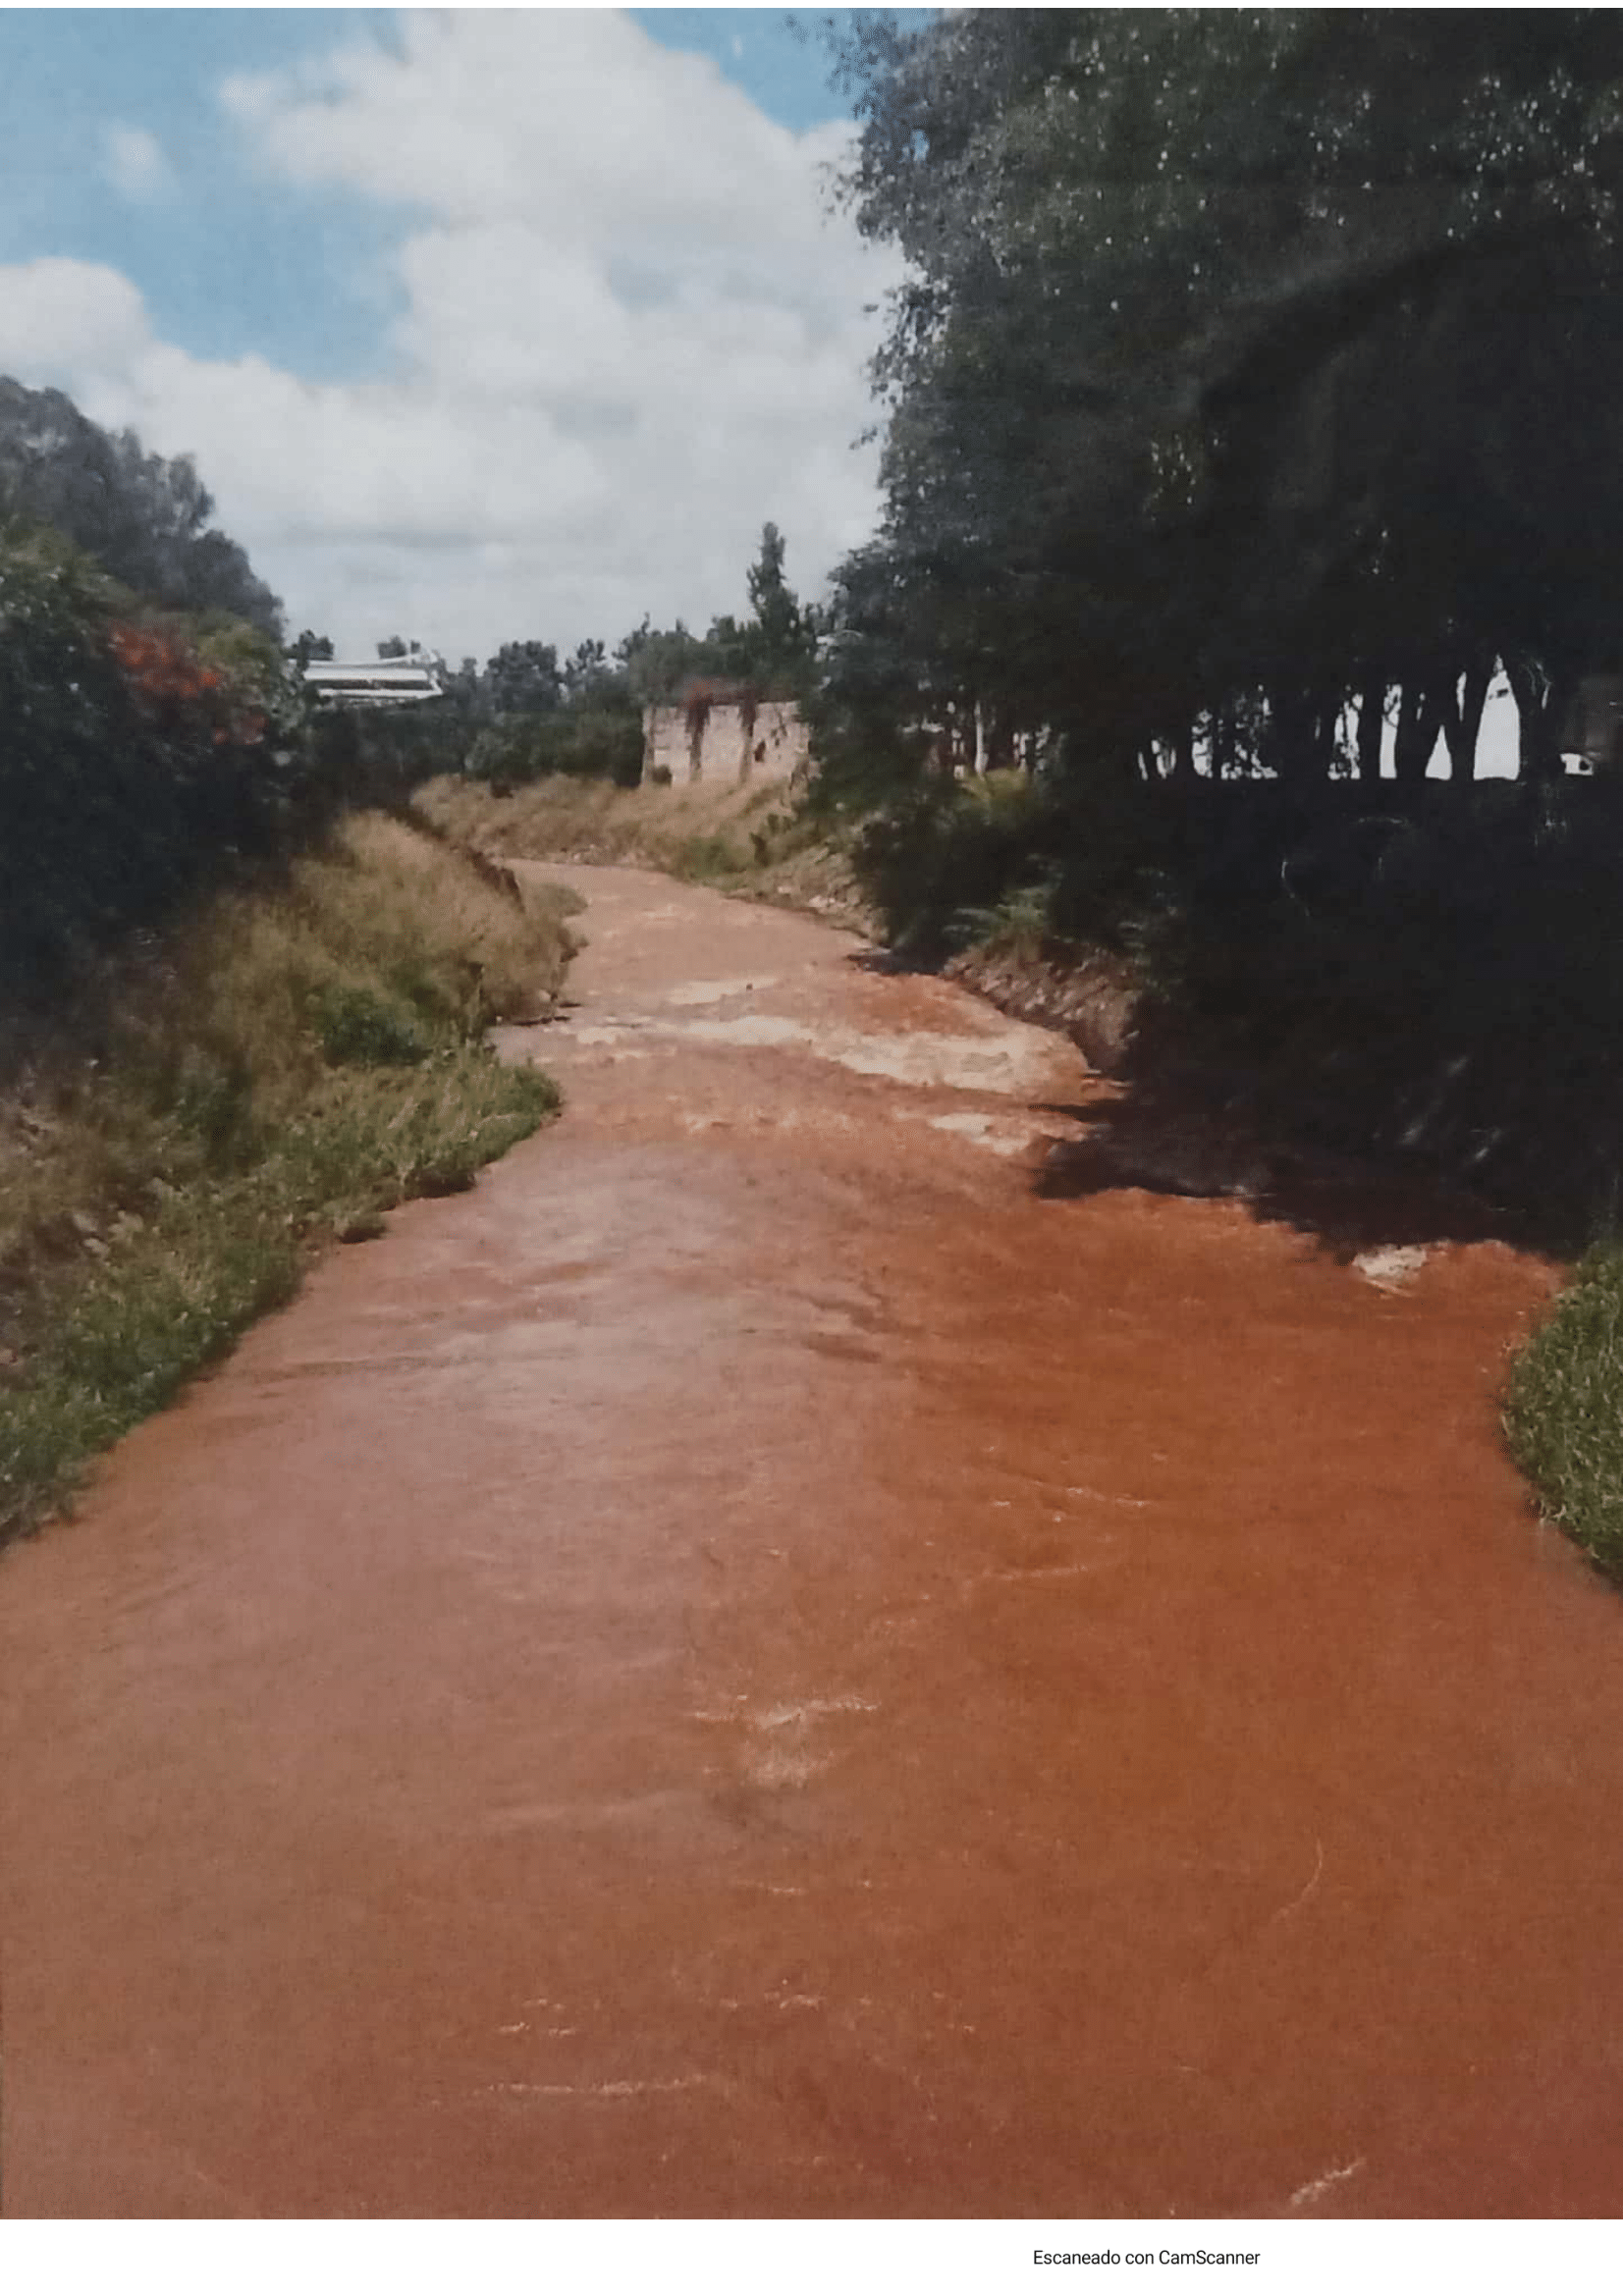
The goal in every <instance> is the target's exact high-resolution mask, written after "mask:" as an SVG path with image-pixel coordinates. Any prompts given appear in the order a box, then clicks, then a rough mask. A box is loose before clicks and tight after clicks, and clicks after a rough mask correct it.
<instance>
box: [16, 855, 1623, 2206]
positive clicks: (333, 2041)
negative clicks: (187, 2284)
mask: <svg viewBox="0 0 1623 2296" xmlns="http://www.w3.org/2000/svg"><path fill="white" fill-rule="evenodd" d="M553 874H560V875H569V876H572V877H573V878H574V880H575V881H577V882H578V883H580V884H581V885H582V886H583V887H585V888H586V889H587V890H588V892H589V894H590V898H591V901H592V907H591V910H590V913H589V915H588V917H587V919H586V920H585V925H586V930H587V931H588V933H589V934H591V935H592V945H591V947H590V948H589V949H588V951H587V953H586V955H585V957H584V958H583V960H582V961H581V964H580V966H579V968H578V974H577V982H576V991H577V993H578V995H579V996H580V998H581V1000H582V1002H581V1005H580V1008H579V1009H578V1010H577V1011H576V1012H575V1013H574V1014H573V1016H572V1017H571V1019H570V1020H569V1022H568V1024H567V1025H565V1026H564V1027H561V1028H558V1029H554V1030H551V1031H547V1032H536V1033H530V1034H521V1033H518V1032H514V1033H513V1034H512V1035H511V1037H510V1039H509V1045H510V1049H512V1050H513V1051H514V1054H515V1055H517V1056H519V1057H526V1056H529V1057H535V1058H539V1059H541V1060H543V1061H544V1062H546V1063H547V1064H548V1065H549V1066H552V1067H555V1068H556V1069H557V1071H558V1072H559V1073H560V1075H561V1076H562V1078H563V1080H564V1082H565V1085H566V1088H567V1091H568V1095H569V1111H568V1115H567V1117H566V1119H565V1121H564V1122H563V1123H562V1124H561V1125H560V1126H559V1127H558V1128H557V1129H555V1130H554V1131H553V1132H551V1133H549V1134H547V1135H545V1136H543V1137H542V1138H540V1139H538V1140H536V1141H534V1142H531V1143H529V1144H527V1145H526V1146H525V1147H524V1148H520V1149H519V1150H517V1151H516V1152H515V1153H514V1154H513V1155H512V1156H510V1157H509V1158H508V1159H507V1160H506V1161H505V1162H504V1163H503V1164H501V1165H500V1166H499V1167H497V1168H496V1169H495V1170H494V1171H492V1172H491V1173H489V1174H488V1175H487V1176H486V1177H485V1179H483V1180H482V1181H481V1183H480V1185H479V1187H478V1189H477V1191H476V1192H475V1193H473V1194H472V1195H470V1196H467V1197H465V1198H461V1199H460V1200H457V1201H450V1202H438V1203H422V1204H416V1205H413V1206H411V1207H409V1208H408V1209H406V1211H404V1212H403V1213H401V1214H400V1215H399V1216H398V1217H397V1218H396V1220H395V1222H394V1225H393V1230H392V1233H391V1235H390V1237H389V1238H388V1240H386V1241H384V1242H382V1243H378V1244H374V1245H369V1246H366V1247H364V1248H356V1249H353V1250H349V1251H346V1252H343V1253H341V1254H339V1255H336V1256H335V1257H333V1258H332V1259H330V1260H329V1261H328V1262H327V1263H326V1264H325V1265H324V1266H323V1267H322V1268H321V1269H320V1270H319V1271H318V1272H317V1274H316V1275H315V1276H314V1278H313V1280H312V1281H311V1283H310V1284H309V1286H308V1288H307V1291H306V1293H305V1295H304V1297H303V1298H302V1299H301V1300H300V1301H299V1302H298V1304H297V1305H296V1306H295V1307H294V1308H292V1309H290V1310H289V1311H288V1312H287V1313H285V1314H283V1315H280V1316H278V1317H276V1318H274V1319H273V1320H271V1321H269V1322H267V1323H266V1324H264V1325H262V1326H261V1327H260V1328H259V1329H258V1330H256V1331H255V1332H254V1333H253V1334H252V1335H251V1336H250V1337H249V1338H248V1340H247V1341H246V1342H245V1344H244V1345H243V1347H242V1348H241V1350H240V1351H239V1352H238V1354H237V1356H236V1357H235V1358H234V1359H233V1361H232V1362H230V1363H229V1364H228V1365H227V1366H226V1367H225V1368H224V1369H223V1370H222V1371H221V1372H220V1373H219V1374H218V1375H217V1376H215V1377H213V1378H211V1379H210V1380H208V1381H206V1382H205V1383H203V1384H201V1385H199V1386H198V1387H197V1388H196V1389H195V1390H194V1391H193V1392H192V1393H191V1394H190V1395H189V1398H188V1399H187V1400H186V1401H185V1402H184V1403H183V1404H182V1406H181V1407H180V1408H179V1409H177V1410H175V1411H172V1412H170V1413H168V1414H167V1415H164V1416H163V1417H161V1418H159V1419H157V1420H154V1421H153V1422H151V1423H150V1424H148V1425H147V1426H146V1427H144V1428H142V1429H141V1430H140V1431H139V1432H138V1433H137V1434H135V1436H134V1437H133V1438H131V1440H129V1441H128V1442H127V1443H125V1444H124V1445H123V1446H122V1447H121V1449H120V1450H119V1452H118V1453H117V1454H116V1455H115V1457H114V1458H113V1460H112V1462H111V1463H110V1465H109V1466H108V1468H107V1469H106V1471H105V1472H104V1473H103V1474H102V1476H101V1477H100V1478H99V1481H98V1483H97V1486H96V1488H95V1490H94V1492H93V1494H92V1496H91V1498H90V1500H89V1501H88V1503H87V1504H86V1506H85V1508H84V1510H83V1512H82V1514H81V1518H80V1519H79V1520H78V1521H77V1522H73V1523H70V1524H67V1525H64V1526H60V1527H58V1528H56V1529H53V1530H52V1531H51V1532H49V1533H48V1534H47V1535H46V1536H44V1537H43V1538H41V1539H39V1540H37V1541H35V1542H33V1543H32V1544H30V1545H27V1546H25V1547H22V1548H20V1549H17V1550H14V1551H13V1552H12V1553H11V1554H9V1555H8V1556H7V1557H6V1558H5V1559H4V1561H3V1563H0V1613H3V1625H0V1717H3V1727H4V1733H5V1749H6V1752H5V1767H4V1782H5V1809H4V1813H3V1815H4V1854H5V1871H4V1899H3V1913H4V1950H5V1960H4V2018H5V2026H4V2036H5V2125H4V2169H5V2177H6V2183H5V2201H6V2206H7V2209H8V2211H9V2212H10V2213H11V2214H13V2215H18V2216H25V2215H35V2214H42V2215H65V2214H72V2215H152V2214H163V2215H216V2214H222V2213H224V2214H230V2213H240V2214H248V2215H280V2214H294V2215H312V2216H321V2215H330V2214H331V2215H348V2216H363V2215H369V2214H413V2215H417V2214H421V2215H428V2216H438V2215H448V2216H458V2215H486V2214H502V2215H509V2214H512V2215H538V2216H545V2215H565V2216H570V2215H586V2216H596V2215H632V2216H644V2215H655V2214H664V2213H673V2214H691V2215H726V2214H743V2215H755V2216H777V2215H782V2216H801V2215H808V2216H809V2215H819V2214H840V2215H847V2214H848V2215H890V2214H906V2215H921V2216H944V2215H953V2214H959V2213H966V2214H972V2215H985V2216H1019V2215H1040V2216H1049V2217H1052V2216H1055V2215H1064V2216H1076V2215H1125V2216H1166V2215H1174V2214H1175V2215H1179V2216H1182V2215H1192V2214H1202V2215H1204V2214H1214V2213H1218V2212H1225V2213H1234V2214H1240V2215H1258V2216H1269V2215H1274V2214H1288V2213H1292V2212H1294V2213H1296V2214H1315V2213H1317V2214H1327V2215H1338V2214H1339V2215H1344V2214H1369V2215H1375V2216H1404V2215H1455V2214H1460V2215H1468V2216H1470V2215H1498V2214H1504V2215H1530V2216H1540V2215H1554V2214H1584V2215H1589V2214H1595V2215H1607V2214H1610V2213H1611V2212H1612V2211H1613V2210H1614V2209H1615V2208H1616V2206H1617V2204H1618V2200H1619V2195H1620V2194H1623V1956H1620V1954H1619V1952H1618V1949H1617V1943H1616V1916H1617V1908H1618V1906H1619V1903H1620V1902H1623V1603H1620V1601H1619V1599H1618V1598H1617V1596H1615V1595H1614V1594H1612V1593H1611V1592H1609V1591H1608V1590H1606V1589H1605V1588H1604V1587H1603V1586H1602V1585H1600V1584H1599V1582H1598V1581H1596V1580H1595V1579H1593V1578H1592V1577H1591V1576H1590V1575H1588V1574H1587V1572H1586V1570H1585V1568H1584V1567H1583V1566H1582V1565H1581V1564H1580V1563H1579V1561H1578V1560H1577V1559H1576V1558H1575V1557H1574V1556H1573V1555H1572V1554H1571V1553H1570V1552H1569V1551H1568V1550H1567V1549H1566V1547H1565V1546H1564V1545H1563V1544H1562V1543H1561V1542H1560V1541H1559V1540H1557V1539H1555V1538H1554V1537H1553V1536H1552V1535H1551V1534H1548V1533H1546V1532H1544V1531H1542V1530H1541V1529H1540V1528H1539V1526H1538V1524H1537V1523H1536V1522H1535V1521H1534V1519H1533V1517H1532V1515H1531V1513H1530V1511H1529V1508H1528V1506H1527V1503H1526V1500H1525V1497H1524V1494H1523V1492H1522V1490H1521V1488H1520V1486H1519V1484H1518V1481H1517V1478H1516V1477H1515V1475H1514V1474H1513V1472H1512V1471H1511V1469H1510V1468H1509V1467H1508V1466H1507V1464H1506V1463H1505V1460H1504V1458H1503V1457H1502V1455H1501V1452H1500V1450H1499V1447H1498V1443H1497V1440H1496V1416H1495V1402H1494V1397H1495V1390H1496V1386H1497V1384H1498V1382H1499V1380H1500V1377H1501V1373H1502V1367H1503V1360H1504V1353H1505V1350H1506V1347H1507V1345H1508V1344H1509V1343H1510V1342H1511V1341H1512V1340H1513V1338H1514V1336H1515V1335H1516V1333H1517V1332H1518V1331H1519V1330H1520V1329H1521V1328H1522V1326H1523V1325H1524V1323H1525V1321H1526V1319H1527V1317H1528V1316H1529V1315H1530V1314H1531V1313H1532V1312H1534V1311H1535V1310H1536V1309H1537V1308H1538V1307H1539V1305H1540V1303H1541V1302H1542V1300H1543V1299H1544V1298H1545V1297H1546V1296H1547V1292H1548V1289H1549V1285H1550V1281H1551V1278H1550V1273H1549V1271H1548V1270H1547V1269H1546V1268H1544V1267H1542V1265H1540V1264H1538V1263H1536V1262H1533V1261H1529V1260H1526V1259H1521V1258H1518V1257H1516V1256H1515V1255H1512V1254H1511V1253H1510V1252H1509V1251H1508V1250H1506V1249H1504V1248H1503V1247H1502V1246H1499V1245H1495V1244H1491V1243H1489V1244H1478V1245H1462V1244H1457V1243H1456V1244H1442V1245H1440V1246H1439V1247H1438V1248H1437V1249H1435V1250H1434V1252H1433V1253H1432V1255H1431V1256H1430V1257H1429V1258H1428V1259H1427V1261H1426V1263H1425V1264H1424V1265H1423V1266H1422V1267H1421V1268H1420V1270H1419V1272H1418V1274H1412V1275H1409V1276H1408V1277H1407V1280H1403V1279H1402V1278H1401V1277H1400V1278H1397V1279H1393V1280H1394V1282H1395V1285H1396V1288H1392V1289H1381V1288H1379V1287H1378V1286H1377V1285H1375V1284H1373V1283H1371V1282H1370V1281H1367V1280H1366V1278H1365V1276H1364V1275H1363V1274H1361V1273H1360V1272H1359V1271H1358V1269H1357V1268H1356V1267H1355V1266H1353V1265H1351V1264H1348V1263H1347V1262H1348V1260H1349V1257H1350V1254H1351V1251H1352V1250H1353V1249H1354V1248H1355V1246H1356V1245H1357V1244H1358V1243H1359V1242H1360V1241H1363V1242H1365V1243H1368V1244H1371V1245H1375V1244H1380V1243H1381V1242H1384V1241H1390V1240H1391V1238H1390V1237H1389V1236H1387V1235H1386V1234H1385V1233H1384V1232H1383V1230H1382V1223H1381V1216H1380V1213H1379V1212H1378V1210H1377V1209H1376V1208H1374V1207H1368V1208H1366V1209H1365V1210H1364V1211H1362V1212H1360V1211H1359V1210H1358V1208H1357V1207H1356V1206H1344V1207H1343V1210H1344V1212H1345V1215H1346V1216H1345V1219H1344V1222H1343V1227H1344V1229H1346V1230H1357V1229H1358V1227H1359V1223H1360V1221H1362V1224H1363V1228H1364V1229H1365V1230H1367V1233H1365V1234H1363V1235H1362V1237H1360V1236H1359V1235H1358V1234H1357V1233H1349V1234H1348V1235H1347V1236H1346V1240H1345V1241H1344V1242H1343V1245H1342V1246H1341V1248H1340V1249H1339V1250H1331V1249H1329V1248H1328V1247H1327V1246H1326V1245H1325V1243H1324V1242H1323V1241H1322V1239H1321V1238H1319V1237H1316V1236H1315V1235H1314V1234H1312V1233H1303V1232H1298V1230H1297V1229H1296V1228H1294V1227H1292V1226H1291V1225H1290V1224H1288V1223H1287V1222H1286V1221H1284V1220H1282V1219H1278V1218H1272V1217H1265V1216H1263V1215H1262V1213H1261V1212H1260V1210H1258V1209H1256V1208H1254V1207H1252V1206H1249V1205H1248V1204H1246V1203H1244V1202H1241V1201H1192V1200H1186V1199H1180V1198H1171V1197H1160V1196H1156V1195H1153V1194H1148V1193H1144V1192H1141V1191H1139V1190H1136V1189H1120V1188H1106V1189H1103V1190H1100V1191H1098V1192H1096V1193H1093V1194H1074V1195H1070V1196H1068V1197H1066V1196H1056V1195H1055V1194H1052V1193H1045V1191H1044V1190H1043V1189H1042V1188H1041V1187H1040V1186H1039V1185H1038V1175H1037V1169H1036V1167H1037V1165H1038V1163H1039V1161H1040V1159H1041V1156H1042V1153H1043V1147H1044V1139H1043V1136H1044V1135H1045V1134H1050V1135H1055V1136H1060V1137H1062V1136H1064V1135H1065V1134H1066V1133H1067V1132H1070V1133H1074V1132H1075V1131H1076V1129H1077V1126H1076V1123H1075V1121H1074V1119H1071V1118H1067V1117H1066V1116H1064V1115H1061V1114H1055V1113H1053V1112H1052V1111H1053V1110H1054V1109H1055V1108H1060V1109H1063V1108H1077V1107H1085V1106H1086V1105H1087V1104H1088V1102H1089V1100H1090V1097H1097V1096H1098V1095H1100V1094H1101V1093H1103V1092H1104V1091H1105V1090H1106V1088H1102V1087H1098V1086H1095V1085H1092V1084H1091V1083H1090V1082H1089V1080H1088V1079H1087V1077H1086V1075H1085V1072H1084V1071H1083V1070H1082V1068H1081V1064H1080V1061H1079V1059H1078V1057H1077V1056H1076V1055H1075V1054H1074V1053H1073V1052H1072V1051H1071V1050H1070V1048H1069V1046H1068V1045H1066V1044H1064V1043H1062V1042H1061V1041H1058V1040H1056V1039H1054V1038H1050V1037H1043V1036H1040V1035H1038V1034H1036V1033H1034V1032H1032V1031H1029V1030H1024V1029H1021V1028H1019V1027H1018V1026H1016V1025H1014V1024H1011V1023H1009V1022H1006V1021H1003V1020H1001V1019H1000V1018H999V1017H998V1016H997V1015H995V1014H994V1013H992V1012H991V1011H990V1009H989V1008H987V1007H986V1006H984V1005H980V1004H978V1003H976V1002H975V1001H974V1000H973V999H971V998H969V997H968V996H966V995H965V994H963V993H962V992H960V991H958V990H956V989H953V988H949V987H947V985H945V984H942V983H939V982H931V981H921V980H912V979H906V978H886V977H884V976H883V975H881V974H878V973H875V972H872V971H869V970H864V969H863V968H862V967H861V966H860V965H859V964H858V963H857V962H856V961H855V959H856V956H857V944H856V943H855V942H854V941H852V940H851V939H849V938H848V937H846V936H843V935H840V934H835V933H831V932H828V931H825V930H823V929H820V928H818V927H815V926H813V925H810V924H806V923H803V922H801V921H798V920H795V919H790V918H787V917H784V916H781V915H776V914H773V913H771V912H768V911H764V910H759V909H753V908H749V907H746V906H743V905H741V904H734V903H725V902H723V901H721V900H720V899H718V898H716V897H715V896H713V895H709V894H706V893H703V892H698V891H694V890H690V889H682V888H678V887H676V886H674V885H671V884H669V883H666V882H664V881H660V880H657V879H653V878H648V877H643V876H640V875H637V874H636V873H632V872H626V871H601V872H597V871H578V872H557V873H553ZM888 1071H889V1072H890V1073H887V1072H888ZM1409 1233H1410V1234H1411V1235H1412V1230H1411V1231H1409Z"/></svg>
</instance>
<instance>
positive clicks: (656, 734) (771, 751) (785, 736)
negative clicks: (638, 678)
mask: <svg viewBox="0 0 1623 2296" xmlns="http://www.w3.org/2000/svg"><path fill="white" fill-rule="evenodd" d="M661 771H663V772H664V773H667V774H670V776H671V779H672V780H673V781H674V782H678V781H715V782H718V783H720V784H721V785H722V786H724V787H728V788H733V787H738V786H741V785H742V784H743V783H744V782H746V781H789V780H793V779H794V778H795V777H796V776H798V777H799V778H800V779H802V780H803V779H804V778H805V776H806V775H807V774H808V773H809V772H810V771H811V742H810V737H809V736H808V734H807V732H806V728H805V726H804V724H803V723H802V722H801V718H800V712H799V710H798V709H797V708H796V707H795V705H794V703H793V702H758V703H757V704H756V707H755V717H754V722H753V724H751V723H750V721H749V719H748V716H747V713H746V712H745V711H744V709H743V707H742V705H741V704H740V703H737V702H713V703H712V704H711V706H710V708H709V710H708V711H707V713H706V714H705V718H704V722H703V724H702V726H701V727H700V729H699V741H698V749H697V754H695V751H694V746H693V732H692V727H691V725H690V724H689V721H688V716H687V712H686V711H685V710H684V709H682V708H681V707H680V706H673V707H670V708H663V709H649V710H644V712H643V714H642V777H643V779H644V780H645V781H648V780H651V779H652V778H653V777H654V775H655V774H656V773H659V772H661Z"/></svg>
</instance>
